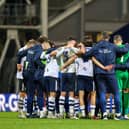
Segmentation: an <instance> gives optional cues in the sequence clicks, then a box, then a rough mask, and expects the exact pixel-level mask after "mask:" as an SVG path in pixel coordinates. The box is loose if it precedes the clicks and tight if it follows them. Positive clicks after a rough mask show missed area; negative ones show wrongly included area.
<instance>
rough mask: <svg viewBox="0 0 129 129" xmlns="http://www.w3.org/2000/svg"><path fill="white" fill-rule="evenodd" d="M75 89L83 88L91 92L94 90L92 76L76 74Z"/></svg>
mask: <svg viewBox="0 0 129 129" xmlns="http://www.w3.org/2000/svg"><path fill="white" fill-rule="evenodd" d="M77 90H78V91H80V90H83V91H87V92H91V91H94V90H95V85H94V81H93V77H88V76H80V75H79V76H77Z"/></svg>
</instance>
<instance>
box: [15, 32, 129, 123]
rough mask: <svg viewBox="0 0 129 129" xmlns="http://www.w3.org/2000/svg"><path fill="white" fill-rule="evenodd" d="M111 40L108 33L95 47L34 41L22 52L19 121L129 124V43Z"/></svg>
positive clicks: (41, 39) (19, 57)
mask: <svg viewBox="0 0 129 129" xmlns="http://www.w3.org/2000/svg"><path fill="white" fill-rule="evenodd" d="M109 39H110V36H109V35H108V34H107V33H103V34H102V39H101V40H100V41H99V42H98V43H97V44H96V45H94V46H93V47H91V46H90V47H89V46H87V44H85V43H82V42H80V43H77V41H76V40H75V39H74V38H72V37H70V38H69V39H68V40H67V42H66V45H63V46H60V47H56V46H55V44H54V43H53V42H51V41H50V40H48V38H47V37H44V36H40V37H39V39H38V40H37V41H35V40H29V42H28V43H27V44H26V45H25V46H24V47H23V48H20V50H19V51H18V53H17V71H18V72H17V79H18V80H19V87H20V93H19V100H18V107H19V117H21V118H33V117H39V118H62V119H64V118H66V117H68V118H70V119H79V118H80V119H81V118H93V119H98V118H101V119H104V120H107V119H109V118H110V117H111V116H112V119H115V120H121V119H125V120H128V119H129V118H128V110H129V72H128V70H129V44H122V37H121V36H120V35H116V36H114V43H111V42H109ZM26 97H27V102H25V98H26ZM24 108H25V109H24Z"/></svg>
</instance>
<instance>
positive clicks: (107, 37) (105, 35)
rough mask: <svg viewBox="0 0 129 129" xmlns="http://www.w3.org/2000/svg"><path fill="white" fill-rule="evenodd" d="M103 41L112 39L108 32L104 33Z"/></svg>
mask: <svg viewBox="0 0 129 129" xmlns="http://www.w3.org/2000/svg"><path fill="white" fill-rule="evenodd" d="M102 37H103V39H110V34H109V33H108V32H102Z"/></svg>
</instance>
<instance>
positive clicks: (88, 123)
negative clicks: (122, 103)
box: [0, 112, 129, 129]
mask: <svg viewBox="0 0 129 129" xmlns="http://www.w3.org/2000/svg"><path fill="white" fill-rule="evenodd" d="M0 129H129V121H128V120H121V121H115V120H107V121H106V120H105V121H104V120H69V119H65V120H62V119H19V118H17V113H12V112H0Z"/></svg>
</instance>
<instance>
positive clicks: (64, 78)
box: [60, 73, 76, 92]
mask: <svg viewBox="0 0 129 129" xmlns="http://www.w3.org/2000/svg"><path fill="white" fill-rule="evenodd" d="M75 81H76V76H75V73H62V74H61V88H60V89H61V91H65V92H69V91H75Z"/></svg>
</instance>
